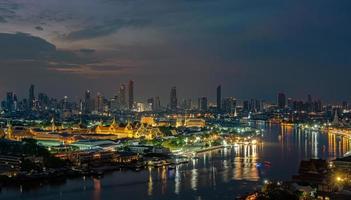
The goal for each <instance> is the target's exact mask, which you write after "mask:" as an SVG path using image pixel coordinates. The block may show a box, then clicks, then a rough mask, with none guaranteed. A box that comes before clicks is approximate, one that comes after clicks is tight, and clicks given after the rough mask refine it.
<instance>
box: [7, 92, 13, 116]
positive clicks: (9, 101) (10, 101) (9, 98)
mask: <svg viewBox="0 0 351 200" xmlns="http://www.w3.org/2000/svg"><path fill="white" fill-rule="evenodd" d="M13 107H14V99H13V92H7V93H6V109H7V110H8V111H10V112H11V111H12V110H13Z"/></svg>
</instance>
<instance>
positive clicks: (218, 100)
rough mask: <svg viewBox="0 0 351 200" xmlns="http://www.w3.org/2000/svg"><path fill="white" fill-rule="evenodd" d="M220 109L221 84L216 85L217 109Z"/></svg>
mask: <svg viewBox="0 0 351 200" xmlns="http://www.w3.org/2000/svg"><path fill="white" fill-rule="evenodd" d="M221 110H222V86H221V85H219V86H217V111H219V112H220V111H221Z"/></svg>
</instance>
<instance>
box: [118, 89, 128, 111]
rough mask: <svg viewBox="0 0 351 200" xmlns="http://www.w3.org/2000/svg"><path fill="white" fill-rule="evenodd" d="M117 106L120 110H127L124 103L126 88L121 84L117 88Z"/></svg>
mask: <svg viewBox="0 0 351 200" xmlns="http://www.w3.org/2000/svg"><path fill="white" fill-rule="evenodd" d="M119 105H120V108H121V109H122V110H124V109H126V108H127V102H126V86H125V85H124V84H121V86H120V88H119Z"/></svg>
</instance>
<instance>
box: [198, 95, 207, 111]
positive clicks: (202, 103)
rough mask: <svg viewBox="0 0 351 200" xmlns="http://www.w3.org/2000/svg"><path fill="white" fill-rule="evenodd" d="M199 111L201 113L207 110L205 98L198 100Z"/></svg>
mask: <svg viewBox="0 0 351 200" xmlns="http://www.w3.org/2000/svg"><path fill="white" fill-rule="evenodd" d="M199 110H201V111H207V110H208V102H207V97H201V98H199Z"/></svg>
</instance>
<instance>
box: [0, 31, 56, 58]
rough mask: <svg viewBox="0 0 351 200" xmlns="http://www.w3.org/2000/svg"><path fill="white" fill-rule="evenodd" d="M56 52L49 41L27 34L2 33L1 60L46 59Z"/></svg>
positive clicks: (0, 35)
mask: <svg viewBox="0 0 351 200" xmlns="http://www.w3.org/2000/svg"><path fill="white" fill-rule="evenodd" d="M55 51H56V47H55V46H54V45H52V44H50V43H48V42H47V41H45V40H43V39H41V38H38V37H33V36H31V35H29V34H25V33H16V34H8V33H0V59H1V60H11V59H43V58H44V59H45V58H48V57H50V56H51V54H52V53H53V52H55Z"/></svg>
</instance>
